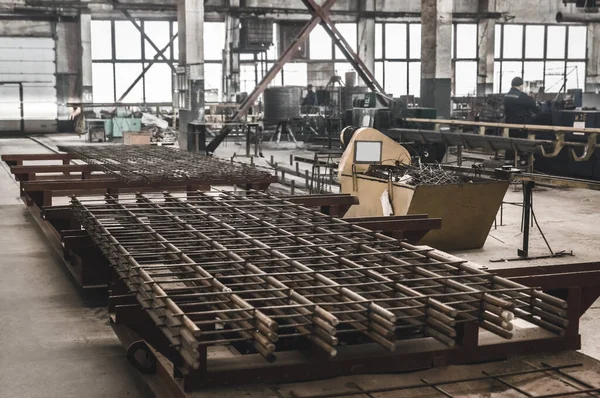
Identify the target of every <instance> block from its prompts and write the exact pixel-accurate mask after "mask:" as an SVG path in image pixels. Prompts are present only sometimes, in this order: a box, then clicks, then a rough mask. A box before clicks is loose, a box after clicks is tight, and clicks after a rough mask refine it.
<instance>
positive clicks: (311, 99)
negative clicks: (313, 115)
mask: <svg viewBox="0 0 600 398" xmlns="http://www.w3.org/2000/svg"><path fill="white" fill-rule="evenodd" d="M306 89H307V90H308V93H306V97H304V100H302V105H303V106H304V105H309V106H317V105H319V102H318V101H317V93H315V92H314V91H313V86H312V84H309V85H308V86H307V87H306Z"/></svg>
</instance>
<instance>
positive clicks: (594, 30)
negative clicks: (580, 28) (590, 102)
mask: <svg viewBox="0 0 600 398" xmlns="http://www.w3.org/2000/svg"><path fill="white" fill-rule="evenodd" d="M587 27H588V37H587V40H588V43H598V40H600V22H589V23H588V25H587ZM587 58H588V62H587V71H586V72H587V73H586V79H585V91H586V92H588V93H600V46H597V45H588V46H587Z"/></svg>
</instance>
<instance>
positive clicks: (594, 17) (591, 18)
mask: <svg viewBox="0 0 600 398" xmlns="http://www.w3.org/2000/svg"><path fill="white" fill-rule="evenodd" d="M556 22H558V23H562V22H600V14H597V13H584V12H577V13H575V12H557V13H556Z"/></svg>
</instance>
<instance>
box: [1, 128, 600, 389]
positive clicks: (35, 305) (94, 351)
mask: <svg viewBox="0 0 600 398" xmlns="http://www.w3.org/2000/svg"><path fill="white" fill-rule="evenodd" d="M41 140H42V141H43V142H45V143H47V144H49V145H51V146H52V145H53V144H56V143H58V142H60V143H65V142H68V143H73V144H75V143H77V144H78V143H80V142H81V141H80V140H79V138H77V137H72V136H71V137H69V136H65V137H56V136H54V137H51V138H49V137H45V138H44V137H42V138H41ZM243 148H244V147H243V145H239V144H236V143H234V142H229V143H228V144H227V146H224V147H222V148H220V149H219V151H218V152H217V155H219V156H223V157H230V156H232V154H233V153H234V152H237V153H243V152H244V149H243ZM46 151H48V150H47V149H46V148H44V147H42V146H40V145H39V144H38V143H36V142H33V141H31V140H27V139H1V140H0V153H2V154H4V153H28V152H29V153H40V152H46ZM298 151H301V152H302V153H303V154H304V155H305V156H306V155H309V156H312V155H310V152H308V151H303V150H296V151H295V153H297V152H298ZM264 153H265V156H266V157H267V158H269V157H270V155H271V154H273V155H274V157H275V160H276V161H278V162H280V163H282V164H284V163H286V162H289V154H290V153H291V152H290V150H289V149H285V150H274V149H265V150H264ZM263 164H264V163H263ZM3 167H4V170H0V187H1V189H0V253H2V260H1V261H0V268H2V278H1V279H0V353H2V354H0V397H48V396H56V397H81V396H84V395H85V396H90V397H123V396H130V397H145V396H152V393H151V392H150V391H149V389H148V388H147V387H145V385H144V384H143V383H142V381H141V378H140V377H139V375H138V374H137V372H136V371H134V370H133V369H132V368H131V367H130V366H129V364H128V363H127V361H126V360H125V355H124V349H123V347H122V346H121V344H120V343H119V341H118V340H117V338H116V336H115V335H114V333H113V331H112V329H111V328H110V326H109V325H108V317H107V313H106V310H105V309H104V307H103V306H104V305H105V299H104V298H99V297H97V296H96V297H87V296H85V295H82V292H81V291H79V290H78V289H76V288H75V285H74V284H73V282H72V281H71V279H70V277H69V274H68V272H67V271H66V269H65V267H64V266H63V265H62V262H61V261H60V259H59V258H58V257H57V256H56V255H55V254H54V252H53V250H52V248H51V247H50V246H49V245H48V244H47V242H46V239H45V237H44V235H43V233H42V232H41V231H40V230H39V228H38V227H37V225H36V224H35V221H34V220H33V219H32V217H31V216H30V215H29V213H28V212H27V210H26V209H25V207H24V206H23V204H22V202H21V201H20V200H19V199H18V185H17V184H16V183H15V182H14V180H13V179H12V177H11V176H10V175H9V173H8V171H7V169H6V167H5V166H3ZM521 200H522V194H521V192H519V191H517V190H514V189H513V188H510V189H509V192H508V193H507V195H506V198H505V201H507V202H520V201H521ZM598 203H600V192H592V191H585V190H569V189H546V188H543V189H539V190H537V191H536V192H535V194H534V210H535V212H536V215H537V218H538V222H539V224H540V226H541V228H542V230H543V231H544V233H545V235H546V238H547V239H548V241H549V243H550V245H551V247H552V249H553V250H555V251H559V250H567V251H571V250H572V251H573V252H574V254H575V256H574V257H564V258H560V259H548V260H536V261H532V262H529V264H532V265H533V264H544V263H554V264H558V263H569V262H583V261H597V260H598V259H599V258H600V247H599V246H597V245H596V239H597V237H598V236H599V235H598V233H597V225H599V224H600V213H598V212H597V211H596V206H597V204H598ZM520 215H521V209H520V208H519V207H516V206H512V205H505V206H504V216H503V225H502V226H500V225H499V226H498V227H497V229H495V230H492V231H491V233H490V237H489V238H488V240H487V242H486V245H485V246H484V248H483V249H479V250H471V251H464V252H458V253H454V254H456V255H458V256H461V257H464V258H466V259H469V260H471V261H474V262H476V263H479V264H480V265H482V266H486V267H488V268H490V269H492V268H494V267H500V266H501V267H506V266H509V267H510V266H523V265H525V263H523V262H515V263H491V262H489V260H490V259H499V258H508V257H514V256H515V255H516V250H517V248H518V247H520V244H521V232H520V219H521V217H520ZM498 221H499V218H498ZM531 252H532V254H544V253H546V252H547V249H546V248H545V245H544V243H543V240H542V238H541V235H540V234H539V232H538V231H537V230H536V229H532V240H531ZM599 328H600V305H599V304H598V303H596V305H595V306H594V307H593V308H591V309H590V310H589V311H588V312H587V313H586V314H585V316H584V317H583V319H582V323H581V329H582V335H583V349H582V351H583V352H584V353H585V354H587V355H590V356H592V357H594V358H596V359H599V360H600V342H598V339H597V330H598V329H599Z"/></svg>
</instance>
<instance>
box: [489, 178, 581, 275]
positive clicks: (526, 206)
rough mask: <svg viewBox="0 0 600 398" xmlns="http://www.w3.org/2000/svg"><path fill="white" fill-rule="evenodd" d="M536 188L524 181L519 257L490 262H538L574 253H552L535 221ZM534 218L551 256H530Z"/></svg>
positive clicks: (531, 182) (533, 183)
mask: <svg viewBox="0 0 600 398" xmlns="http://www.w3.org/2000/svg"><path fill="white" fill-rule="evenodd" d="M534 187H535V182H534V181H523V247H522V249H518V250H517V256H518V257H513V258H505V259H504V258H503V259H498V260H490V262H493V263H496V262H504V261H521V260H537V259H542V258H555V257H564V256H572V255H573V252H572V251H571V252H567V251H565V250H561V251H559V252H554V251H552V248H551V247H550V244H549V243H548V241H547V240H546V237H545V236H544V233H543V232H542V229H541V228H540V226H539V224H538V223H537V220H536V219H535V213H534V212H533V188H534ZM532 216H533V220H534V221H535V225H536V226H537V228H538V230H539V231H540V233H541V234H542V238H544V242H546V246H547V247H548V250H550V254H547V255H542V256H533V257H532V256H530V255H529V229H530V228H531V217H532Z"/></svg>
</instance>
